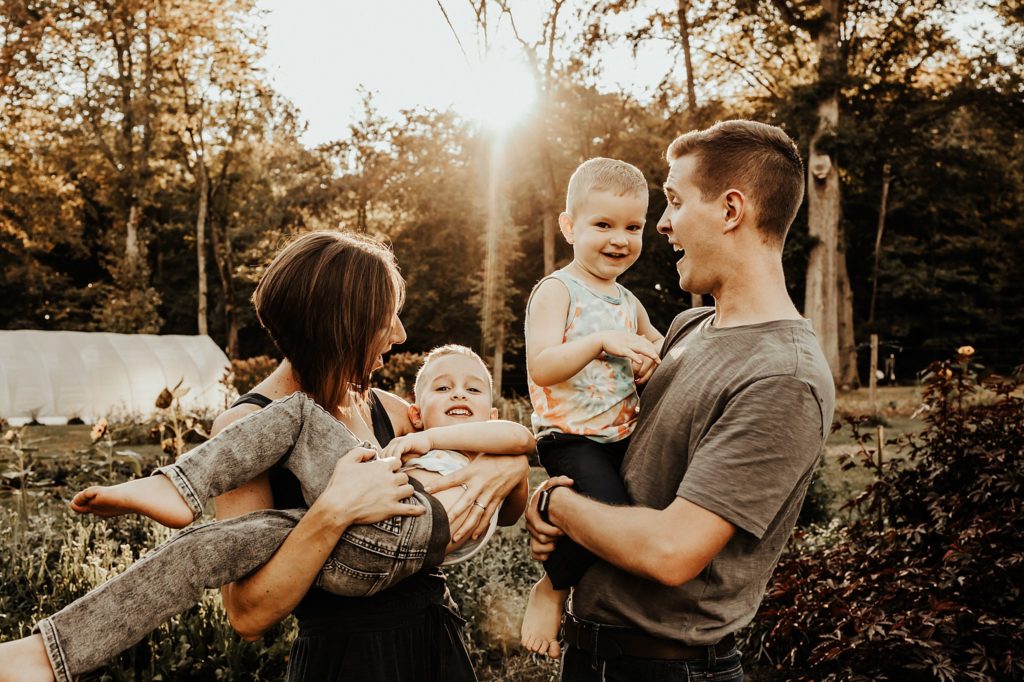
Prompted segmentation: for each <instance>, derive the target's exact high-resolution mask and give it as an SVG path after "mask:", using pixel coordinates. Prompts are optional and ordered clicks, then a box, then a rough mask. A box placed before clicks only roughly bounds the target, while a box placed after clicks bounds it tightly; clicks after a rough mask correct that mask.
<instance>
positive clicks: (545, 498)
mask: <svg viewBox="0 0 1024 682" xmlns="http://www.w3.org/2000/svg"><path fill="white" fill-rule="evenodd" d="M563 487H565V486H562V485H552V486H548V487H547V488H544V489H543V490H541V491H540V497H538V498H537V513H538V514H539V515H540V519H541V521H543V522H544V523H547V524H549V525H554V524H552V523H551V519H549V518H548V507H549V506H550V505H551V491H552V490H554V489H555V488H563Z"/></svg>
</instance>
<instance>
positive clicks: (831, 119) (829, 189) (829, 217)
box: [804, 94, 840, 381]
mask: <svg viewBox="0 0 1024 682" xmlns="http://www.w3.org/2000/svg"><path fill="white" fill-rule="evenodd" d="M838 120H839V100H838V97H837V96H836V95H835V94H833V95H832V96H831V97H829V98H828V99H826V100H825V101H823V102H821V103H820V104H819V105H818V128H817V130H816V131H815V132H814V136H813V137H812V138H811V152H810V164H809V166H810V167H809V168H808V173H807V223H808V231H809V232H810V235H811V238H812V239H814V240H816V241H815V244H814V246H813V247H811V256H810V261H809V262H808V263H807V281H806V290H805V295H804V316H805V317H809V318H810V319H811V324H812V325H813V327H814V333H815V334H816V335H817V336H818V342H819V343H820V344H821V348H822V350H823V351H824V353H825V359H826V360H827V361H828V366H829V367H830V368H831V369H832V375H833V377H834V378H835V379H836V380H837V381H838V379H839V329H838V326H839V315H838V306H837V305H836V304H837V298H838V286H837V282H838V279H837V277H838V274H839V273H838V267H837V263H836V260H837V256H838V250H839V243H838V241H839V240H838V227H839V199H840V196H839V173H838V172H837V171H836V167H835V164H833V162H832V158H831V156H829V154H828V153H827V152H823V151H822V150H820V149H819V145H820V143H821V141H822V139H823V138H826V137H830V136H831V133H832V131H833V130H834V129H835V126H836V123H837V122H838Z"/></svg>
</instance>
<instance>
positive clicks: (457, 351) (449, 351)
mask: <svg viewBox="0 0 1024 682" xmlns="http://www.w3.org/2000/svg"><path fill="white" fill-rule="evenodd" d="M446 355H464V356H466V357H468V358H473V359H474V360H476V361H477V362H479V363H480V366H481V367H483V368H484V376H485V377H487V390H489V391H490V392H491V400H492V401H493V399H494V385H493V383H492V379H491V373H490V371H488V369H487V365H486V364H485V363H484V359H483V358H481V357H480V356H479V355H477V353H476V351H474V350H473V349H472V348H470V347H468V346H461V345H459V344H457V343H447V344H445V345H443V346H437V347H436V348H432V349H431V350H430V351H429V352H428V353H427V354H426V355H425V356H423V363H422V364H420V368H419V370H417V372H416V381H415V382H413V385H412V392H413V395H414V396H415V398H416V401H417V402H419V399H420V379H421V378H422V377H423V374H424V372H425V371H426V369H427V365H429V364H430V363H431V362H433V361H434V360H437V359H438V358H442V357H445V356H446Z"/></svg>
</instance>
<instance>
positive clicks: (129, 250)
mask: <svg viewBox="0 0 1024 682" xmlns="http://www.w3.org/2000/svg"><path fill="white" fill-rule="evenodd" d="M140 214H141V210H140V208H139V205H138V203H136V202H133V203H132V205H131V206H130V207H129V208H128V223H127V224H126V225H125V236H124V264H125V267H126V270H127V272H128V273H130V274H133V275H134V274H135V273H136V272H138V269H139V260H140V259H141V257H142V256H141V252H140V250H139V219H140Z"/></svg>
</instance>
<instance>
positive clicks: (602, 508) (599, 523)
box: [526, 485, 736, 585]
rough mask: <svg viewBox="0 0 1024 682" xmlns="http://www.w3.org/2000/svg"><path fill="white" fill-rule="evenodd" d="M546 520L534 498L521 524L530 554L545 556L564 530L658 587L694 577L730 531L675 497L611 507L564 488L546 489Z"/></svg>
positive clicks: (730, 527) (716, 518)
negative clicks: (657, 503)
mask: <svg viewBox="0 0 1024 682" xmlns="http://www.w3.org/2000/svg"><path fill="white" fill-rule="evenodd" d="M541 487H542V488H543V487H544V486H543V485H542V486H541ZM548 518H549V519H550V520H551V522H552V523H553V524H554V526H552V525H550V524H547V523H544V521H542V520H541V518H540V516H539V514H538V513H537V503H536V496H534V501H533V502H531V504H530V505H529V507H528V508H527V511H526V523H527V527H528V528H529V529H530V533H531V535H533V538H534V539H533V542H532V543H531V545H532V547H533V551H534V557H535V558H537V559H541V560H543V559H546V558H547V554H548V553H550V551H551V550H552V549H554V542H555V539H556V538H557V536H558V535H560V534H562V533H563V532H564V534H566V535H569V536H570V537H572V539H573V540H575V541H576V542H578V543H579V544H581V545H583V546H584V547H586V548H587V549H589V550H590V551H591V552H593V553H594V554H596V555H598V556H599V557H601V558H602V559H604V560H605V561H607V562H608V563H610V564H612V565H614V566H617V567H619V568H621V569H623V570H625V571H629V572H630V573H633V574H636V575H639V576H642V577H644V578H649V579H651V580H655V581H657V582H659V583H662V584H664V585H682V584H683V583H685V582H687V581H689V580H692V579H693V578H695V577H696V576H697V575H699V574H700V572H701V571H702V570H704V567H705V566H707V565H708V563H710V561H711V560H712V559H713V558H714V557H715V555H717V554H718V553H719V552H720V551H722V548H723V547H725V545H726V543H728V542H729V540H730V539H731V538H732V536H733V534H734V533H735V532H736V527H735V526H733V525H732V524H731V523H729V522H728V521H726V520H725V519H723V518H721V517H720V516H718V515H717V514H713V513H712V512H710V511H708V510H707V509H704V508H703V507H700V506H698V505H696V504H694V503H692V502H690V501H688V500H685V499H683V498H681V497H677V498H676V500H675V502H673V503H672V504H670V505H669V506H668V507H667V508H665V509H662V510H657V509H649V508H647V507H617V506H612V505H607V504H603V503H601V502H597V501H595V500H592V499H590V498H588V497H584V496H583V495H580V494H579V493H577V492H576V491H574V490H572V489H571V488H569V487H565V486H562V487H558V488H556V489H554V490H552V491H551V497H550V499H549V502H548ZM559 529H561V530H559Z"/></svg>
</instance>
